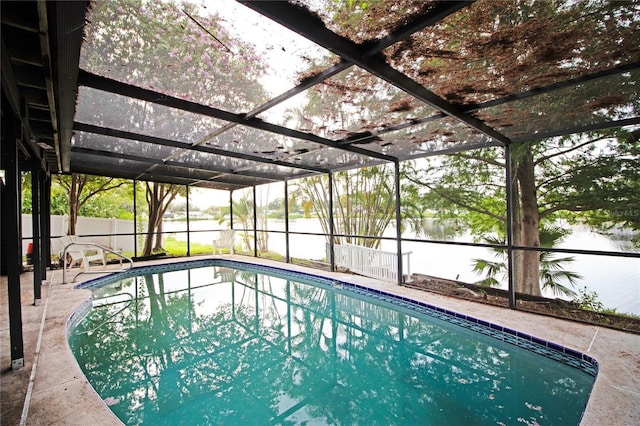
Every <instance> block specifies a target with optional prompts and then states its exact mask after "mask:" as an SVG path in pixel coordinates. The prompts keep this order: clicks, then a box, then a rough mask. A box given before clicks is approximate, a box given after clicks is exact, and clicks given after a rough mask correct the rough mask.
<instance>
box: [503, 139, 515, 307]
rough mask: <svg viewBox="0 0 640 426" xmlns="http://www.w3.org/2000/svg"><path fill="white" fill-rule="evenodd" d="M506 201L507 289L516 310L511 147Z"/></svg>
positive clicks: (507, 148)
mask: <svg viewBox="0 0 640 426" xmlns="http://www.w3.org/2000/svg"><path fill="white" fill-rule="evenodd" d="M504 164H505V181H506V186H507V187H506V188H505V190H506V201H507V283H508V286H507V289H508V292H509V307H510V308H511V309H515V308H516V290H515V287H514V285H515V282H514V279H515V271H514V270H513V265H514V263H513V197H512V195H513V194H512V193H511V180H512V179H513V171H512V162H511V146H510V145H507V146H505V147H504Z"/></svg>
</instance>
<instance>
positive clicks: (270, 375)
mask: <svg viewBox="0 0 640 426" xmlns="http://www.w3.org/2000/svg"><path fill="white" fill-rule="evenodd" d="M175 267H178V268H180V269H179V270H172V269H173V268H175ZM110 280H111V281H113V278H110V279H104V278H102V279H98V280H93V281H90V282H88V283H85V284H83V285H82V286H83V287H86V288H91V289H92V290H93V292H94V300H93V302H92V306H88V307H87V309H85V310H84V311H82V312H79V313H78V315H76V316H74V317H73V318H72V321H71V324H70V329H69V343H70V345H71V348H72V350H73V352H74V354H75V357H76V359H77V360H78V363H79V364H80V366H81V368H82V370H83V371H84V373H85V375H86V377H87V379H88V380H89V382H90V383H91V384H92V385H93V387H94V388H95V390H96V391H97V392H98V394H99V395H100V396H101V397H102V398H103V399H104V401H105V403H106V404H107V405H109V407H110V408H111V410H112V411H113V412H114V413H115V414H116V415H117V416H118V417H119V418H120V419H121V420H122V421H123V422H124V423H125V424H131V425H137V424H145V425H160V424H166V425H177V424H188V425H205V424H224V425H262V424H286V425H290V424H291V425H293V424H308V425H311V424H330V425H338V424H340V425H344V424H348V425H394V424H397V425H401V424H404V425H418V424H420V425H513V424H530V425H535V424H540V425H571V424H574V425H575V424H578V423H579V422H580V419H581V416H582V413H583V410H584V407H585V405H586V402H587V399H588V397H589V394H590V392H591V389H592V387H593V383H594V380H595V375H596V372H597V365H596V364H595V361H593V360H591V359H589V358H588V357H581V356H580V354H577V353H574V352H572V351H569V352H570V353H569V354H565V353H562V352H561V351H559V350H558V349H562V348H559V347H557V346H555V345H553V344H549V343H546V342H542V341H537V340H536V339H531V338H530V337H529V336H523V337H517V336H515V335H513V333H512V332H504V331H501V330H499V329H498V327H496V326H490V325H488V324H486V323H481V324H478V323H477V322H475V321H469V320H468V319H464V318H460V316H459V315H458V316H457V317H456V316H454V315H451V313H447V312H443V311H442V310H440V311H436V310H434V309H432V308H431V307H429V306H428V305H422V304H414V303H412V302H409V301H406V300H399V299H395V298H393V297H391V296H389V295H385V294H383V293H380V292H373V293H372V292H369V291H367V290H365V289H362V288H359V287H356V286H351V285H348V284H346V283H332V282H330V281H326V280H323V279H321V278H319V277H314V276H308V275H304V274H302V275H300V274H296V273H291V272H286V271H281V270H278V269H275V268H268V267H254V266H249V265H247V264H243V263H238V262H230V261H224V260H217V261H212V262H203V261H197V262H184V263H182V264H179V265H177V266H162V267H153V268H151V269H146V270H139V269H134V270H132V271H131V272H129V273H128V274H127V275H126V276H124V277H123V275H119V279H118V280H116V281H114V282H109V281H110ZM565 352H567V351H565Z"/></svg>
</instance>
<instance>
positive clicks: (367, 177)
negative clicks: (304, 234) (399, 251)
mask: <svg viewBox="0 0 640 426" xmlns="http://www.w3.org/2000/svg"><path fill="white" fill-rule="evenodd" d="M333 183H334V184H333V191H334V201H333V205H334V210H333V216H334V218H335V221H334V233H335V234H344V235H346V236H344V237H340V236H336V237H335V242H336V243H337V244H342V243H343V242H345V243H352V244H358V245H362V246H365V247H374V248H375V247H379V246H380V239H379V238H360V237H359V236H374V237H377V236H380V235H382V233H383V232H384V230H385V229H386V228H387V226H388V225H389V223H390V222H391V220H392V219H393V218H394V217H395V196H394V179H393V172H392V171H390V168H388V167H384V166H374V167H367V168H362V169H358V170H351V171H345V172H338V173H335V174H334V175H333ZM293 195H294V197H295V198H296V199H298V200H302V205H303V206H304V205H306V203H307V202H308V203H310V205H311V206H313V210H314V211H315V212H316V214H317V216H318V217H319V218H320V223H321V225H322V229H323V232H324V233H326V234H329V218H330V211H329V188H328V177H327V176H325V175H323V176H315V177H310V178H304V179H300V180H299V181H298V182H297V183H296V188H295V190H294V193H293Z"/></svg>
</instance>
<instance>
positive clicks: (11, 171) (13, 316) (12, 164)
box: [2, 94, 24, 370]
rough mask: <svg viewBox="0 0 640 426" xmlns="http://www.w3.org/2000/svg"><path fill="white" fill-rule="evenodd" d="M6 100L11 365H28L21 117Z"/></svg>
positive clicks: (5, 213)
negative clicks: (22, 275)
mask: <svg viewBox="0 0 640 426" xmlns="http://www.w3.org/2000/svg"><path fill="white" fill-rule="evenodd" d="M5 106H7V102H5V98H4V94H3V102H2V107H3V108H2V113H3V116H2V132H3V135H2V150H3V153H2V154H3V156H4V157H5V176H4V179H5V182H6V186H4V187H3V188H2V192H3V194H2V222H3V225H4V228H3V232H4V234H5V235H4V236H3V237H4V238H3V247H2V250H3V252H4V255H5V258H4V260H5V261H6V263H7V281H8V289H7V290H8V293H9V294H8V298H9V337H10V344H11V368H13V369H14V370H17V369H20V368H22V367H24V342H23V337H22V304H21V299H20V269H21V266H22V265H21V263H22V261H21V259H20V252H21V250H20V245H21V242H20V210H21V209H20V202H19V201H20V192H19V188H20V170H19V167H18V140H17V139H18V134H19V128H20V127H19V126H20V124H19V121H18V120H17V119H16V118H15V116H14V115H13V114H11V113H10V109H9V108H5Z"/></svg>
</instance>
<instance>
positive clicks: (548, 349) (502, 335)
mask: <svg viewBox="0 0 640 426" xmlns="http://www.w3.org/2000/svg"><path fill="white" fill-rule="evenodd" d="M208 266H225V267H231V268H235V269H243V268H244V269H247V268H249V269H251V271H252V272H259V273H264V274H267V275H277V276H280V277H283V278H289V279H292V280H296V279H300V278H302V279H304V281H305V282H311V283H313V284H317V285H320V286H326V287H333V288H335V287H339V288H340V289H341V290H342V291H348V292H351V293H354V294H358V295H361V296H366V297H369V298H372V299H374V300H379V301H382V302H386V303H390V304H393V305H396V306H400V307H403V308H406V309H410V310H412V311H415V312H418V313H421V314H423V315H427V316H430V317H434V318H438V319H440V320H443V321H446V322H448V323H451V324H456V325H458V326H460V327H463V328H466V329H468V330H472V331H475V332H478V333H481V334H484V335H486V336H490V337H492V338H494V339H498V340H502V341H504V342H506V343H510V344H513V345H515V346H518V347H521V348H523V349H527V350H529V351H531V352H534V353H537V354H539V355H542V356H545V357H547V358H550V359H553V360H555V361H558V362H561V363H563V364H566V365H569V366H571V367H574V368H577V369H579V370H582V371H584V372H585V373H587V374H589V375H591V376H593V377H596V376H597V374H598V368H599V366H598V362H597V361H596V360H595V359H594V358H592V357H590V356H589V355H586V354H583V353H581V352H578V351H576V350H573V349H571V348H567V347H564V346H562V345H558V344H556V343H553V342H549V341H547V340H544V339H540V338H538V337H535V336H531V335H529V334H527V333H523V332H521V331H518V330H514V329H511V328H508V327H503V326H501V325H498V324H493V323H491V322H488V321H485V320H481V319H477V318H474V317H472V316H469V315H465V314H461V313H458V312H454V311H450V310H448V309H444V308H440V307H438V306H434V305H430V304H428V303H425V302H421V301H417V300H414V299H411V298H408V297H404V296H400V295H396V294H392V293H388V292H386V291H383V290H378V289H375V288H371V287H367V286H362V285H359V284H354V283H350V282H346V281H342V280H338V279H333V278H328V277H323V276H320V275H316V274H311V273H308V272H301V271H291V270H288V269H283V268H280V267H274V266H267V265H258V264H255V263H250V262H242V261H238V260H227V259H200V260H189V261H182V262H175V263H167V264H161V265H150V266H136V267H133V268H131V269H129V270H127V271H124V272H116V273H113V274H109V275H106V276H103V277H100V278H95V279H92V280H89V281H85V282H83V283H80V284H78V285H77V286H76V288H78V289H87V290H93V289H97V288H100V287H102V286H105V285H107V284H110V283H112V282H114V281H118V280H121V279H126V278H129V277H133V276H138V275H141V274H143V273H161V272H169V271H175V270H180V269H192V268H200V267H208ZM85 308H86V307H85ZM81 310H84V309H81ZM80 316H82V315H80Z"/></svg>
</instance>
